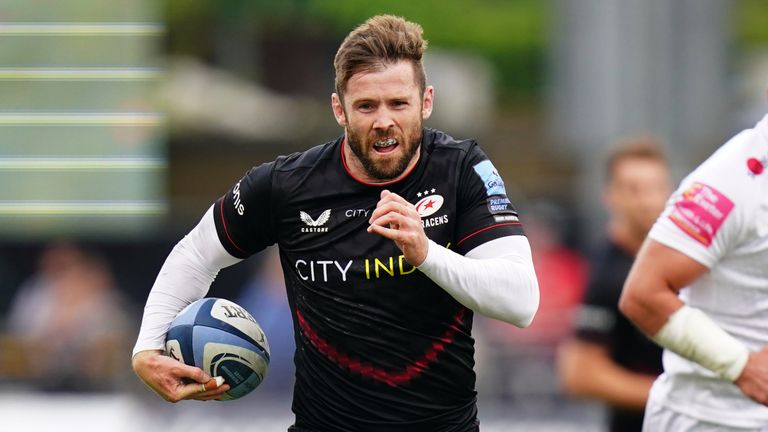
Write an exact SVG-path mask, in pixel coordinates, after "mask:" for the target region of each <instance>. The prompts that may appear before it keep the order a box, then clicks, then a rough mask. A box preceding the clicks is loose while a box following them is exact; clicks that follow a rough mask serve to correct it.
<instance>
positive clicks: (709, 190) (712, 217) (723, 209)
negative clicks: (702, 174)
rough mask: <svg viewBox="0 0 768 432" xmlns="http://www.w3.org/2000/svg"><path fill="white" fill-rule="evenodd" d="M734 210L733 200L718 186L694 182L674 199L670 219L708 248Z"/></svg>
mask: <svg viewBox="0 0 768 432" xmlns="http://www.w3.org/2000/svg"><path fill="white" fill-rule="evenodd" d="M731 210H733V202H732V201H731V200H730V199H728V197H726V196H725V195H723V194H722V193H721V192H720V191H718V190H717V189H715V188H713V187H711V186H707V185H705V184H703V183H699V182H696V183H694V184H692V185H691V186H690V187H689V188H688V189H687V190H686V191H685V192H683V193H682V195H681V196H680V197H679V198H678V200H677V202H675V207H674V209H673V210H672V213H670V215H669V219H670V220H672V222H673V223H674V224H675V225H677V226H678V228H680V229H681V230H683V232H685V233H686V234H688V235H689V236H691V237H692V238H693V239H694V240H696V241H698V242H699V243H701V244H703V245H704V246H707V247H709V245H711V244H712V239H714V237H715V235H716V234H717V231H718V230H720V226H722V224H723V222H725V219H726V218H727V217H728V215H729V214H730V213H731Z"/></svg>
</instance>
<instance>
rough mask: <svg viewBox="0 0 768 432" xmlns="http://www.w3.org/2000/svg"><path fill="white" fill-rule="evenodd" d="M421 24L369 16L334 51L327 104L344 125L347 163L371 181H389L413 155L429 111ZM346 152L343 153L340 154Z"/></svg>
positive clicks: (415, 157) (430, 111)
mask: <svg viewBox="0 0 768 432" xmlns="http://www.w3.org/2000/svg"><path fill="white" fill-rule="evenodd" d="M426 48H427V42H426V41H425V40H424V39H423V37H422V28H421V26H420V25H418V24H416V23H413V22H410V21H406V20H405V19H403V18H401V17H396V16H392V15H379V16H375V17H373V18H370V19H368V20H367V21H366V22H365V23H363V24H362V25H360V26H359V27H357V28H356V29H354V30H353V31H352V32H351V33H350V34H349V35H348V36H347V37H346V39H344V42H342V44H341V46H340V47H339V50H338V52H337V53H336V58H335V60H334V67H335V69H336V93H334V94H333V95H332V97H331V105H332V107H333V112H334V115H335V117H336V121H337V122H338V123H339V125H341V126H342V127H344V128H345V131H346V139H347V146H348V147H349V150H351V154H350V156H351V157H350V159H351V160H348V163H349V165H350V166H351V168H352V169H353V170H355V169H358V170H359V171H362V172H363V173H364V174H365V175H366V177H367V178H368V179H370V180H374V181H376V180H392V179H395V178H397V177H398V176H400V175H401V174H402V173H403V172H404V171H405V170H406V168H408V167H409V165H410V164H412V163H415V162H416V160H417V155H418V153H417V151H418V149H419V144H420V143H421V134H422V123H423V121H424V120H425V119H427V118H428V117H429V116H430V114H431V113H432V100H433V92H434V90H433V89H432V87H430V86H427V85H426V74H425V72H424V64H423V62H422V57H423V55H424V51H425V50H426ZM345 154H346V153H345Z"/></svg>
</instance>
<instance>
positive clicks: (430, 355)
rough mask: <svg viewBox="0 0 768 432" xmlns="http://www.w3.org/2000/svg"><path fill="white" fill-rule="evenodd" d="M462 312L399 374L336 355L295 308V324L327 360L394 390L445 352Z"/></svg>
mask: <svg viewBox="0 0 768 432" xmlns="http://www.w3.org/2000/svg"><path fill="white" fill-rule="evenodd" d="M465 311H466V308H463V307H462V308H461V309H459V312H458V313H456V315H455V316H454V317H453V321H454V322H453V323H451V326H450V327H449V328H448V329H447V330H446V331H445V332H444V333H443V334H442V335H441V336H440V337H439V338H438V340H437V341H435V342H432V345H430V347H429V349H428V350H427V351H426V352H425V353H424V355H423V356H421V358H419V359H417V360H416V361H414V362H413V363H411V364H409V365H407V366H406V367H405V369H403V370H402V371H387V370H384V369H382V368H379V367H376V366H373V365H372V364H370V363H369V362H366V361H362V360H360V359H357V358H354V357H351V356H349V355H348V354H345V353H342V352H339V351H338V350H337V349H336V348H335V347H334V346H333V345H331V344H329V343H328V341H326V340H325V339H323V338H321V337H320V336H319V335H318V334H317V332H315V330H314V329H313V328H312V327H310V325H309V323H307V321H306V320H305V319H304V315H302V314H301V312H300V311H299V310H298V309H296V319H297V321H298V322H299V327H301V331H302V332H303V333H304V335H305V336H307V338H308V339H309V342H310V343H311V344H312V345H313V346H314V347H315V348H316V349H317V350H318V351H320V353H321V354H323V355H325V356H326V357H327V358H328V359H330V360H331V361H333V362H334V363H336V364H338V365H339V366H341V367H343V368H345V369H347V370H349V371H350V372H353V373H356V374H359V375H362V376H364V377H368V378H373V379H375V380H377V381H381V382H384V383H386V384H388V385H390V386H392V387H397V386H399V385H403V384H406V383H408V382H410V381H411V380H412V379H414V378H415V377H417V376H419V375H420V374H421V373H422V372H423V371H424V370H426V369H428V368H429V366H430V365H431V364H432V363H434V362H436V361H437V357H438V355H439V354H440V353H441V352H443V351H445V347H446V345H448V344H450V343H452V342H453V339H454V337H455V336H456V333H457V332H458V331H459V326H460V325H461V324H462V321H463V319H464V313H465Z"/></svg>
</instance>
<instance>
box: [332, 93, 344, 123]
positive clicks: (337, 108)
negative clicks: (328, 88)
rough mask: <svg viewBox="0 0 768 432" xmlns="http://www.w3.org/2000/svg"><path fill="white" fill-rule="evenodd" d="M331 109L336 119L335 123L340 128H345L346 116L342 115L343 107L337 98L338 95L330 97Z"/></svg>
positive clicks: (334, 94)
mask: <svg viewBox="0 0 768 432" xmlns="http://www.w3.org/2000/svg"><path fill="white" fill-rule="evenodd" d="M331 108H332V109H333V116H334V117H336V123H338V124H339V126H341V127H347V116H346V114H345V113H344V105H343V104H342V102H341V99H340V98H339V95H337V94H336V93H333V94H332V95H331Z"/></svg>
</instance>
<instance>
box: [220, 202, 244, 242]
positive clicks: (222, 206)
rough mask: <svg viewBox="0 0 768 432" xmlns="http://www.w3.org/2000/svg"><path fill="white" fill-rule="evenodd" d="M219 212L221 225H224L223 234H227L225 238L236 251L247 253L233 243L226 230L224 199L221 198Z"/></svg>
mask: <svg viewBox="0 0 768 432" xmlns="http://www.w3.org/2000/svg"><path fill="white" fill-rule="evenodd" d="M219 214H220V215H221V226H223V227H224V234H226V235H227V240H229V243H230V244H231V245H232V246H234V247H235V249H237V250H238V251H240V252H242V253H243V254H245V255H248V252H246V251H244V250H243V249H241V248H240V246H238V245H237V243H235V241H234V240H232V237H230V236H229V231H228V230H227V222H226V221H225V220H224V200H221V204H220V205H219Z"/></svg>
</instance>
